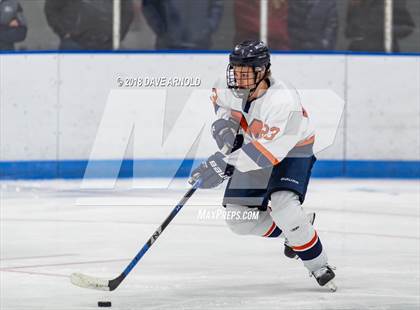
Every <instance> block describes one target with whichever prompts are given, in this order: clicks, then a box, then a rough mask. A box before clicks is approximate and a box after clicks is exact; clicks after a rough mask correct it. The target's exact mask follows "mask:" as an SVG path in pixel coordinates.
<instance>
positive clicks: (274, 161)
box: [251, 140, 280, 165]
mask: <svg viewBox="0 0 420 310" xmlns="http://www.w3.org/2000/svg"><path fill="white" fill-rule="evenodd" d="M251 143H252V144H253V145H254V146H255V148H256V149H257V150H258V151H260V152H261V154H263V155H264V156H265V157H266V158H267V159H268V160H269V161H270V162H271V164H273V165H277V164H278V163H279V162H280V161H279V160H278V159H277V158H276V157H275V156H274V155H273V154H271V153H270V151H269V150H267V149H266V148H265V147H264V146H263V145H262V144H261V143H259V142H258V141H256V140H254V141H252V142H251Z"/></svg>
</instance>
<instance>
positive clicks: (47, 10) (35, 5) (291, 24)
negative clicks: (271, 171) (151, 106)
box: [0, 0, 420, 52]
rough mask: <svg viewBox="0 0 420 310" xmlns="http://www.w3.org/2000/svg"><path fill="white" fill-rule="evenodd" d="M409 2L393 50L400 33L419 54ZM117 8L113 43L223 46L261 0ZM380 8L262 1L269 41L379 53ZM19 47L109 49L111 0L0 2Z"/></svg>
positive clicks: (381, 2)
mask: <svg viewBox="0 0 420 310" xmlns="http://www.w3.org/2000/svg"><path fill="white" fill-rule="evenodd" d="M410 1H411V3H415V2H413V1H412V0H394V1H393V7H392V13H393V14H392V15H393V20H392V36H393V44H392V50H393V51H394V52H400V51H404V49H402V48H401V44H400V41H402V40H405V39H406V38H410V39H409V40H411V41H412V42H413V44H412V46H414V48H413V47H412V48H411V50H410V51H415V52H420V47H418V46H419V45H420V32H419V31H418V29H417V28H416V27H419V25H418V23H419V20H420V4H419V5H418V9H416V10H415V9H413V8H416V6H417V4H414V5H413V6H412V7H411V6H410V5H408V4H409V3H410ZM419 3H420V2H419ZM120 11H121V15H120V21H121V22H120V39H121V46H120V49H157V50H214V49H223V50H229V49H231V46H232V45H233V44H234V43H236V42H239V41H241V40H244V39H257V38H259V37H260V0H121V8H120ZM384 12H385V0H268V15H267V26H268V27H267V29H268V33H267V41H268V45H269V47H270V48H271V49H272V50H280V51H334V50H350V51H364V52H382V51H384V33H385V31H384V24H385V22H384V16H385V14H384ZM416 24H417V25H416ZM30 35H31V39H29V38H28V37H29V36H30ZM339 38H340V40H341V41H343V42H345V44H341V46H338V45H337V41H338V39H339ZM417 44H418V45H417ZM25 49H26V50H42V49H59V50H71V51H72V50H111V49H113V1H112V0H59V1H57V0H0V50H3V51H4V50H6V51H10V50H25ZM413 49H414V50H413Z"/></svg>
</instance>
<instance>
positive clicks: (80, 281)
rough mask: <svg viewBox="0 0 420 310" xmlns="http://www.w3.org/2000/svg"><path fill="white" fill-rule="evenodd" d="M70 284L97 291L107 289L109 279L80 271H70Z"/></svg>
mask: <svg viewBox="0 0 420 310" xmlns="http://www.w3.org/2000/svg"><path fill="white" fill-rule="evenodd" d="M70 281H71V283H72V284H74V285H76V286H79V287H83V288H89V289H93V290H99V291H109V290H110V289H109V281H108V280H106V279H101V278H96V277H91V276H87V275H85V274H82V273H72V274H71V275H70Z"/></svg>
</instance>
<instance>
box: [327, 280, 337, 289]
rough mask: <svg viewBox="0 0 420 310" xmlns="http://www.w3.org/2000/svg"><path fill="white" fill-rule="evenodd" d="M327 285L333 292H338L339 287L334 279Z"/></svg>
mask: <svg viewBox="0 0 420 310" xmlns="http://www.w3.org/2000/svg"><path fill="white" fill-rule="evenodd" d="M325 286H326V287H328V289H329V290H330V291H331V292H336V291H337V289H338V287H337V285H336V284H335V283H334V281H332V280H331V281H330V282H328V283H327V284H325Z"/></svg>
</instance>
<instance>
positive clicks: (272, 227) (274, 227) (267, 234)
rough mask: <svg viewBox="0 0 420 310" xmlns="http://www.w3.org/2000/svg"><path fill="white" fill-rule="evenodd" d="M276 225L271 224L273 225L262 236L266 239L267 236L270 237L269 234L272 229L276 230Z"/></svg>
mask: <svg viewBox="0 0 420 310" xmlns="http://www.w3.org/2000/svg"><path fill="white" fill-rule="evenodd" d="M276 226H277V225H276V223H274V222H273V224H271V226H270V228H269V229H268V231H267V232H266V233H265V234H264V235H263V237H268V236H269V235H271V233H272V232H273V231H274V229H276Z"/></svg>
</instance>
